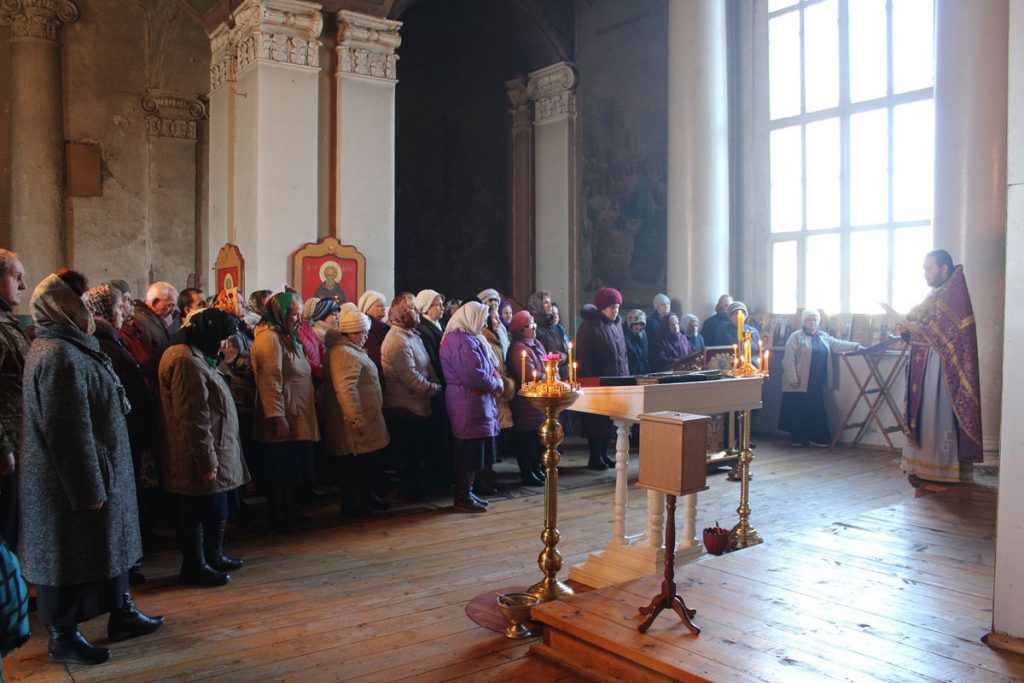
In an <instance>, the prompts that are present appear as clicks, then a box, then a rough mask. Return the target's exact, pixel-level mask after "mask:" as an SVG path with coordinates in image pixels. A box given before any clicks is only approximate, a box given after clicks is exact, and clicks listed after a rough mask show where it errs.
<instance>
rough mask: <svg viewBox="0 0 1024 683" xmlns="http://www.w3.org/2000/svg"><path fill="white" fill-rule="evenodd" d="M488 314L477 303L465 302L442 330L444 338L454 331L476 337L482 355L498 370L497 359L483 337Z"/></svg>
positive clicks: (489, 310)
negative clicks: (481, 349) (482, 350)
mask: <svg viewBox="0 0 1024 683" xmlns="http://www.w3.org/2000/svg"><path fill="white" fill-rule="evenodd" d="M490 313H491V309H489V308H488V307H487V306H485V305H484V304H482V303H480V302H479V301H467V302H466V303H464V304H462V306H461V307H460V308H459V310H457V311H455V313H454V314H453V315H452V317H451V319H450V320H449V321H448V325H447V326H445V328H444V337H447V336H448V333H449V332H453V331H455V330H458V331H460V332H464V333H466V334H468V335H470V336H473V337H476V338H477V339H478V340H479V341H480V345H481V346H483V347H484V353H486V354H487V357H488V358H490V359H491V364H492V365H494V367H495V368H498V367H499V364H498V357H497V356H496V355H494V349H492V348H491V344H490V342H488V341H487V337H485V336H484V335H483V329H484V323H485V322H487V316H488V315H490ZM500 327H501V326H500V325H499V328H500ZM442 339H443V337H442Z"/></svg>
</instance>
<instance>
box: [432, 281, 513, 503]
mask: <svg viewBox="0 0 1024 683" xmlns="http://www.w3.org/2000/svg"><path fill="white" fill-rule="evenodd" d="M487 315H488V309H487V307H486V306H484V305H483V304H481V303H477V302H475V301H470V302H467V303H466V304H465V305H463V306H462V308H460V309H459V310H457V311H456V312H455V315H453V316H452V319H451V320H449V321H448V327H447V328H446V329H445V332H444V339H443V340H442V342H441V363H442V365H443V367H444V375H445V378H446V379H447V380H448V383H447V386H446V387H445V399H446V400H445V403H446V404H447V406H448V416H449V418H450V420H451V424H452V434H453V435H454V437H455V443H454V448H453V450H454V458H453V466H454V470H455V497H454V501H453V503H454V506H455V510H456V511H458V512H484V511H486V510H487V501H486V500H483V499H482V498H478V497H477V496H476V495H475V494H474V493H473V481H474V479H475V478H476V476H477V474H478V473H480V472H482V471H483V469H484V468H485V467H486V466H488V465H493V464H494V456H495V451H496V448H497V444H496V442H495V438H496V437H497V436H498V431H499V425H498V404H497V403H496V401H495V396H496V395H497V394H499V393H501V392H502V391H503V390H504V388H505V384H504V382H503V381H502V379H501V375H500V374H499V372H498V359H497V358H494V357H493V356H494V354H493V353H492V352H491V347H490V345H489V344H488V343H487V340H486V339H484V338H483V336H482V335H481V333H482V331H483V329H484V324H485V323H486V322H487Z"/></svg>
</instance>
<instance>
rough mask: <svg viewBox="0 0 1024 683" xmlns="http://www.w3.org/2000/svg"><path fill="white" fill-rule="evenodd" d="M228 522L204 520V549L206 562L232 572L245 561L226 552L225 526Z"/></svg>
mask: <svg viewBox="0 0 1024 683" xmlns="http://www.w3.org/2000/svg"><path fill="white" fill-rule="evenodd" d="M227 525H228V523H227V522H226V521H224V520H222V521H220V522H203V549H204V550H205V551H206V552H205V558H206V564H208V565H210V566H211V567H213V568H214V569H216V570H217V571H219V572H232V571H234V570H236V569H241V568H242V565H244V564H245V563H244V562H242V561H241V560H238V559H235V558H233V557H228V556H227V555H225V554H224V528H225V527H226V526H227Z"/></svg>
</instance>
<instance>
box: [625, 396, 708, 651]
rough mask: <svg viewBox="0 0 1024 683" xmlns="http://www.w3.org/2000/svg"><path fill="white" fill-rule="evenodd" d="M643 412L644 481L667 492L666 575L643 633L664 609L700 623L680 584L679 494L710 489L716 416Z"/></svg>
mask: <svg viewBox="0 0 1024 683" xmlns="http://www.w3.org/2000/svg"><path fill="white" fill-rule="evenodd" d="M639 418H640V481H639V482H638V483H637V485H638V486H642V487H644V488H647V489H653V490H655V491H661V492H662V493H664V494H666V495H665V501H666V504H665V511H666V513H667V514H666V517H667V519H666V524H665V579H664V580H663V581H662V582H661V593H659V594H658V595H656V596H655V597H654V599H652V600H651V602H650V604H649V605H647V606H646V607H641V608H640V614H645V615H647V619H646V620H645V621H644V623H642V624H640V626H639V627H638V630H639V631H640V633H646V632H647V629H648V628H650V626H651V624H653V623H654V620H655V619H656V618H657V616H658V614H659V613H660V612H661V611H662V610H664V609H671V610H674V611H675V612H676V613H677V614H678V615H679V618H680V619H682V620H683V623H684V624H686V627H687V628H688V629H690V633H693V634H694V635H697V634H699V633H700V629H699V628H698V627H697V626H696V625H695V624H694V623H693V621H692V618H693V616H694V615H695V614H696V613H697V610H693V609H690V608H688V607H687V606H686V603H685V602H683V599H682V598H681V597H680V596H679V593H678V592H677V590H676V579H675V562H676V496H685V495H688V494H691V493H697V492H698V491H704V490H706V489H707V468H706V466H705V463H706V460H705V454H706V452H707V429H708V422H709V421H710V418H709V417H707V416H706V415H690V414H688V413H677V412H672V411H661V412H657V413H645V414H643V415H640V416H639Z"/></svg>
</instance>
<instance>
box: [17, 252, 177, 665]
mask: <svg viewBox="0 0 1024 683" xmlns="http://www.w3.org/2000/svg"><path fill="white" fill-rule="evenodd" d="M87 287H88V285H87V283H86V280H85V277H84V276H83V275H82V274H81V273H78V272H76V271H70V270H66V269H65V270H61V271H59V272H58V273H57V274H55V275H50V276H48V277H46V278H45V279H44V280H43V281H42V282H41V283H39V286H38V287H36V289H35V291H34V292H33V293H32V301H31V304H30V307H31V311H32V320H33V321H34V322H35V325H36V339H35V341H34V342H33V344H32V346H31V347H30V349H29V352H28V355H27V357H26V359H25V374H24V377H25V381H24V397H25V403H24V406H25V407H24V411H25V412H24V422H23V424H24V441H23V445H22V450H21V454H20V456H21V462H20V463H19V468H18V472H19V473H20V481H19V484H20V490H19V492H18V493H19V496H20V501H19V502H20V509H21V511H22V517H21V546H20V560H21V563H22V569H23V572H24V576H25V579H26V580H27V581H30V582H31V583H34V584H36V589H37V601H38V602H37V606H38V607H37V609H38V615H39V620H40V621H41V622H42V623H43V624H44V625H45V626H46V629H47V631H48V632H49V635H50V642H49V648H48V653H49V657H50V661H52V662H55V663H66V664H102V663H103V662H105V661H107V659H108V658H109V657H110V650H108V649H106V648H100V647H96V646H94V645H93V644H92V643H90V642H89V641H88V640H86V639H85V638H84V637H83V636H82V634H81V632H79V630H78V624H79V623H81V622H83V621H88V620H90V619H93V618H94V617H97V616H99V615H101V614H104V613H109V614H110V619H109V621H108V622H107V634H108V636H109V637H110V639H111V640H122V639H125V638H132V637H135V636H140V635H144V634H146V633H152V632H153V631H155V630H157V629H158V628H160V627H161V626H162V625H163V623H164V620H163V617H153V618H150V617H148V616H146V615H144V614H143V613H142V612H140V611H139V610H138V609H137V608H136V607H135V604H134V602H133V600H132V596H131V593H130V592H129V590H128V569H129V567H131V566H132V565H133V564H135V563H136V562H137V561H138V560H139V558H140V557H142V541H141V538H140V536H139V523H138V509H137V507H136V500H135V475H134V472H133V469H132V457H131V446H130V443H129V440H128V428H127V425H126V423H125V415H126V414H127V413H128V412H129V411H130V410H131V406H130V405H129V403H128V400H127V397H126V396H125V392H124V388H123V387H122V386H121V382H120V380H118V378H117V374H116V373H115V372H114V368H113V366H112V365H111V363H110V359H109V358H108V357H107V356H106V354H104V353H103V352H101V351H100V348H99V342H98V341H97V340H96V338H95V337H93V336H92V333H93V331H94V330H95V321H94V320H93V317H92V315H90V313H89V311H88V310H87V309H86V307H85V304H84V303H83V302H82V296H83V295H84V294H85V292H86V289H87Z"/></svg>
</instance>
